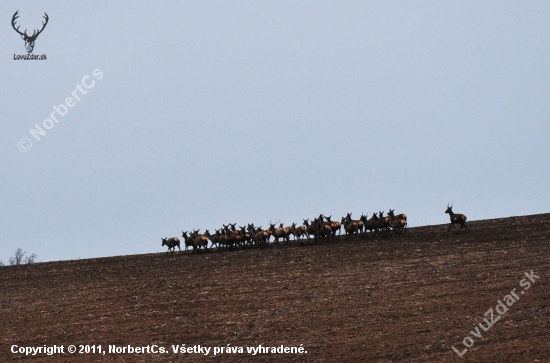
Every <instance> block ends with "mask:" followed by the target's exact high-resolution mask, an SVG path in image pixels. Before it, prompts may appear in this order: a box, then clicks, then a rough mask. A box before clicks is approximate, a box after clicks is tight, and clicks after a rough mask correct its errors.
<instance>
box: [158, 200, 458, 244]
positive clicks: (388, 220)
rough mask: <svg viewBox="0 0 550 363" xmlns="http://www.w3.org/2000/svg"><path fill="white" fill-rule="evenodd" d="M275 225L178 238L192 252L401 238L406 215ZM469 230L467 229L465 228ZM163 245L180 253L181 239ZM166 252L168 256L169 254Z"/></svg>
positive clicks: (454, 216) (226, 227)
mask: <svg viewBox="0 0 550 363" xmlns="http://www.w3.org/2000/svg"><path fill="white" fill-rule="evenodd" d="M452 208H453V206H452V205H451V206H449V205H448V204H447V210H446V211H445V213H447V214H449V216H450V218H451V225H450V226H449V230H448V231H450V230H451V227H453V228H454V226H455V224H460V229H459V231H460V230H461V229H462V227H466V224H465V223H466V216H465V215H464V214H455V213H453V210H452ZM277 223H278V222H276V223H271V222H269V228H267V229H263V228H262V226H255V225H254V223H250V224H247V225H246V226H239V227H238V228H237V223H229V224H227V225H225V224H224V225H223V227H222V228H220V229H216V230H215V232H214V233H213V234H212V233H210V232H209V231H208V229H207V230H206V231H204V233H202V234H201V233H199V231H200V230H193V232H189V231H186V232H184V231H182V232H181V236H182V238H183V241H184V243H185V250H186V251H187V250H188V249H189V248H190V247H191V249H192V250H193V251H200V250H205V251H208V249H209V248H208V245H209V243H210V248H216V249H218V250H222V251H226V250H230V249H234V248H237V247H238V248H251V247H267V246H268V245H269V243H270V240H271V238H273V244H274V245H278V244H279V243H281V244H282V243H285V244H289V243H290V241H291V239H290V237H291V236H293V240H294V241H297V242H299V243H300V244H302V245H303V244H312V243H323V242H324V241H327V242H328V241H334V240H335V239H336V236H337V235H338V236H340V235H341V234H342V228H343V229H344V232H345V240H348V239H353V238H366V237H368V236H372V237H374V236H376V235H382V236H384V237H386V236H387V235H388V234H389V235H390V236H393V235H402V234H405V233H406V231H407V229H406V227H407V216H406V215H405V214H395V213H394V210H393V209H390V210H389V211H388V213H387V215H386V216H384V212H378V214H376V213H373V214H372V216H371V217H370V218H369V217H368V215H361V217H360V218H359V219H356V220H354V219H353V218H352V217H351V213H348V214H347V215H346V216H345V217H342V219H341V221H340V222H337V221H333V220H332V216H328V217H327V216H324V215H322V214H320V215H319V216H318V217H317V218H314V219H312V220H311V221H310V220H309V218H308V219H304V220H303V224H302V225H301V226H297V225H296V223H292V224H291V225H290V226H286V227H285V226H284V224H283V223H280V224H279V226H278V227H277V226H276V224H277ZM467 228H468V227H466V229H467ZM162 246H167V247H168V252H170V251H171V252H172V253H174V251H175V249H176V247H178V249H179V250H180V251H181V248H180V239H179V238H178V237H172V238H162ZM168 252H167V253H168Z"/></svg>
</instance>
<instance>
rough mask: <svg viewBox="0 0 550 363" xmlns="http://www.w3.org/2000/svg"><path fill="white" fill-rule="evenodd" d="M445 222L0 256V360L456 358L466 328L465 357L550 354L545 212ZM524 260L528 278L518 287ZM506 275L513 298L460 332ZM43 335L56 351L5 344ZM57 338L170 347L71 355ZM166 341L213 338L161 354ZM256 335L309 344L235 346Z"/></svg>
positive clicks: (495, 296)
mask: <svg viewBox="0 0 550 363" xmlns="http://www.w3.org/2000/svg"><path fill="white" fill-rule="evenodd" d="M447 226H448V225H435V226H425V227H416V228H410V229H409V230H408V232H407V234H406V235H405V236H403V237H394V238H380V237H379V238H375V239H373V238H367V239H363V240H351V241H344V240H343V239H341V240H338V241H335V242H331V243H325V244H317V245H311V246H300V245H299V244H291V245H290V246H284V245H280V246H275V247H274V246H270V247H269V248H267V249H249V250H235V251H230V252H210V253H200V254H199V253H175V254H174V255H173V256H172V255H166V254H165V253H153V254H146V255H133V256H117V257H110V258H100V259H88V260H76V261H61V262H50V263H39V264H35V265H25V266H8V267H1V268H0V338H1V339H2V344H1V345H0V357H1V359H0V361H2V362H11V361H21V362H42V361H44V362H53V361H55V362H106V361H116V362H180V361H193V362H199V361H216V362H264V361H265V362H267V361H285V362H286V361H292V362H334V361H340V362H459V361H461V358H459V356H458V355H457V354H456V353H455V352H454V351H453V350H452V349H451V346H455V347H456V348H457V349H458V350H459V351H462V350H463V349H464V348H465V347H464V345H463V343H462V341H463V339H464V338H465V337H467V336H469V337H471V338H472V340H473V342H474V344H473V346H472V347H471V348H470V349H469V350H468V351H467V352H466V353H465V354H464V355H463V357H462V361H464V362H535V361H540V362H549V361H550V323H549V322H550V307H549V299H550V285H549V284H548V276H549V274H550V228H549V227H550V214H541V215H532V216H522V217H510V218H503V219H493V220H482V221H474V222H469V229H468V231H463V232H461V233H460V234H453V233H450V234H448V233H446V228H447ZM151 249H152V250H160V242H159V241H151ZM531 270H533V272H534V274H535V275H538V276H540V279H536V278H535V279H536V282H535V283H532V284H531V286H530V288H529V289H528V290H526V291H524V294H520V290H523V288H522V287H520V286H519V283H520V281H521V280H522V279H523V280H525V279H526V275H525V274H524V273H525V272H531ZM514 288H515V289H516V294H518V297H519V299H518V300H517V301H516V302H515V303H513V306H510V307H509V310H508V311H507V312H506V313H505V314H503V315H502V316H501V318H500V320H499V321H496V322H495V323H494V325H493V326H492V327H491V328H490V329H489V330H488V331H484V330H481V329H478V330H479V334H481V337H480V338H476V337H475V336H474V335H472V333H470V331H471V330H472V329H473V328H474V325H476V324H479V323H482V322H483V318H484V317H485V316H484V314H485V313H486V312H487V311H488V310H489V309H490V308H493V309H495V308H496V306H497V302H498V300H499V299H500V300H501V301H503V299H504V297H505V296H506V295H507V294H510V291H511V290H512V289H514ZM501 309H502V308H501ZM496 314H497V313H496V312H495V315H496ZM474 332H475V331H474ZM476 334H477V333H476ZM468 342H470V341H468V340H467V343H468ZM54 344H56V345H64V349H65V353H64V354H58V355H55V356H53V357H50V356H47V355H45V354H37V355H35V356H25V355H24V354H12V353H11V352H10V349H11V346H12V345H18V346H20V347H33V346H34V347H38V346H44V345H46V346H50V345H54ZM69 344H74V345H76V346H78V345H79V344H89V345H91V344H94V345H101V346H102V350H108V347H109V345H116V346H117V347H123V346H128V345H131V346H133V347H144V346H148V345H149V346H152V345H157V346H158V347H164V348H165V349H166V350H167V351H168V353H165V354H160V353H159V354H152V353H144V354H135V353H134V354H123V353H120V354H113V353H106V354H104V355H102V354H78V353H76V354H69V353H67V352H66V349H67V346H68V345H69ZM178 344H179V345H181V344H185V345H186V347H193V346H195V345H199V344H200V345H201V346H202V347H212V350H211V351H210V352H209V354H208V355H206V356H205V355H204V354H202V355H201V354H199V353H190V354H187V353H185V354H182V353H178V354H173V353H172V345H178ZM228 344H229V345H230V346H231V347H243V350H244V353H242V354H239V353H221V354H220V353H218V354H217V355H216V356H214V353H213V349H214V348H213V347H227V345H228ZM260 344H261V345H262V346H269V347H280V346H281V345H284V346H286V347H300V345H301V344H302V347H303V349H304V350H306V351H307V353H302V354H290V353H288V354H284V353H258V354H256V355H252V354H248V353H246V347H255V348H257V347H258V346H259V345H260Z"/></svg>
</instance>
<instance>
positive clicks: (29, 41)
mask: <svg viewBox="0 0 550 363" xmlns="http://www.w3.org/2000/svg"><path fill="white" fill-rule="evenodd" d="M18 12H19V10H17V11H16V12H15V14H13V18H11V26H12V27H13V30H15V31H16V32H18V33H19V34H21V38H23V40H24V41H25V48H27V53H29V54H30V53H32V50H33V49H34V42H35V41H36V38H38V36H39V35H40V33H42V31H43V30H44V28H45V27H46V24H48V19H49V18H48V14H46V13H44V16H43V18H44V19H46V21H45V22H42V29H40V30H35V31H33V33H32V35H31V36H29V35H28V34H27V30H26V29H25V32H24V33H21V32H20V31H19V27H17V28H16V27H15V20H17V18H19V15H17V13H18Z"/></svg>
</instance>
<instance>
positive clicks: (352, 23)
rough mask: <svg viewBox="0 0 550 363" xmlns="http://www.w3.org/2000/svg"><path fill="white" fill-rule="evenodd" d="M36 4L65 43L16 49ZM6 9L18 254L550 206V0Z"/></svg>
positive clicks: (154, 248)
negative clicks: (310, 223)
mask: <svg viewBox="0 0 550 363" xmlns="http://www.w3.org/2000/svg"><path fill="white" fill-rule="evenodd" d="M17 10H19V18H18V19H17V25H18V26H20V30H21V31H23V30H24V29H29V30H28V32H27V33H28V34H29V35H30V34H32V29H39V28H40V27H41V25H42V21H44V18H43V16H44V13H47V14H48V16H49V21H48V24H47V26H46V28H45V29H44V31H43V32H42V33H41V34H40V35H39V36H38V38H37V39H36V43H35V47H34V51H33V54H35V55H42V54H46V56H47V60H14V55H15V56H17V55H25V54H27V52H26V50H25V43H24V41H23V39H22V38H21V36H20V35H19V34H17V33H16V32H15V31H14V29H13V28H12V26H11V19H12V16H13V14H14V13H15V12H16V11H17ZM0 13H1V15H2V16H1V23H0V42H1V44H2V48H1V49H2V51H1V52H0V67H1V69H2V72H0V87H1V92H0V95H1V96H0V107H1V111H2V112H1V115H2V122H1V123H0V139H1V142H0V160H1V163H2V164H1V166H2V167H1V169H0V170H1V171H0V173H1V175H0V180H1V184H0V203H1V208H0V259H1V260H3V261H4V262H7V260H8V258H9V257H10V256H12V255H13V253H14V251H15V249H16V248H18V247H21V248H23V249H24V250H26V251H28V253H35V254H37V255H38V259H37V260H38V261H51V260H63V259H73V258H89V257H100V256H112V255H121V254H137V253H149V252H159V251H164V250H165V249H166V247H161V237H170V236H178V237H179V236H181V231H182V230H189V229H199V228H200V229H201V231H203V230H204V229H205V228H208V229H210V231H213V230H214V229H215V228H218V227H220V226H221V224H222V223H229V222H231V223H234V222H236V223H238V224H239V225H244V224H245V223H247V222H254V223H255V224H256V225H262V226H264V227H267V225H268V222H269V221H270V220H271V221H278V220H280V221H281V222H284V223H285V224H290V223H291V222H300V223H301V222H302V219H303V218H311V217H314V216H317V215H318V214H319V213H324V214H326V215H333V219H339V218H340V217H341V216H343V215H345V214H346V213H347V212H352V213H353V216H354V217H357V218H358V217H359V216H360V215H361V213H363V212H364V213H367V212H369V213H372V212H375V211H376V212H377V211H381V210H383V211H387V210H388V209H389V208H393V209H395V210H396V212H398V213H406V214H407V215H408V217H409V226H416V225H423V224H438V223H447V222H448V216H447V215H446V214H444V211H445V207H446V205H447V203H450V202H454V210H455V212H458V213H464V214H466V215H467V216H468V219H469V220H478V219H487V218H495V217H506V216H511V215H525V214H535V213H544V212H549V209H548V205H549V203H550V193H549V191H548V180H549V177H550V169H549V167H548V166H549V154H550V153H549V151H550V150H549V149H550V147H549V143H548V137H549V136H550V132H549V131H550V124H549V122H548V120H549V116H550V102H549V100H550V82H549V78H550V62H549V61H550V54H549V49H550V48H549V45H550V36H549V35H550V29H549V24H550V3H548V2H542V1H537V2H524V1H514V2H511V1H459V2H457V1H342V0H338V1H319V0H315V1H271V2H268V1H234V0H232V1H191V2H190V1H185V2H163V1H157V2H150V1H135V2H132V3H131V5H129V3H127V2H110V1H109V2H108V1H103V2H95V1H94V2H91V1H88V2H86V3H85V2H81V1H80V2H67V1H63V2H61V1H33V2H21V1H17V2H15V1H2V2H1V3H0ZM95 70H98V71H96V75H97V74H99V73H101V75H102V77H96V76H94V75H93V73H94V71H95ZM85 76H89V78H85V79H84V82H85V83H86V84H87V85H88V86H90V85H91V84H92V83H91V82H92V80H93V81H94V82H95V83H94V85H93V87H91V88H89V89H88V88H83V86H82V85H81V84H82V81H83V77H85ZM77 85H81V86H80V88H81V89H82V90H83V91H84V92H85V94H84V92H81V91H79V90H78V89H77ZM73 92H74V93H75V94H76V96H78V97H79V98H80V100H79V101H77V100H75V99H74V96H72V95H71V93H73ZM68 97H71V98H72V99H73V102H74V104H73V103H71V101H70V100H69V103H70V104H72V105H73V106H72V107H68V108H66V111H67V112H66V113H65V115H64V116H63V117H60V116H59V115H58V114H55V113H54V115H53V116H54V117H56V118H57V120H58V122H57V123H51V122H50V123H48V121H44V120H46V119H50V115H51V114H52V113H53V112H54V106H55V107H57V108H58V109H59V110H60V111H61V113H63V112H64V110H63V108H62V107H59V105H62V104H65V102H66V99H67V98H68ZM65 107H66V106H65ZM56 115H57V116H56ZM35 125H38V126H39V127H41V128H42V130H43V131H44V132H45V135H44V134H43V135H42V136H39V137H40V140H37V139H36V138H34V137H33V135H31V133H30V132H29V131H30V130H31V129H36V127H35ZM52 125H53V126H52ZM45 126H46V127H48V126H49V127H50V129H47V128H45ZM23 138H26V139H29V140H30V141H31V142H32V149H30V150H29V151H28V152H22V151H20V149H19V147H18V146H21V147H22V148H24V149H25V148H26V149H28V147H29V144H28V143H27V142H26V141H24V142H23V143H22V144H19V140H21V139H23ZM335 217H336V218H335Z"/></svg>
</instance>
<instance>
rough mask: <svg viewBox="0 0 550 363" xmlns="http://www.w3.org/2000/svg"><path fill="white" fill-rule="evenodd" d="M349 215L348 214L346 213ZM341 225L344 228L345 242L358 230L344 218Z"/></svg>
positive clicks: (354, 224)
mask: <svg viewBox="0 0 550 363" xmlns="http://www.w3.org/2000/svg"><path fill="white" fill-rule="evenodd" d="M348 215H349V213H348ZM341 223H342V225H343V226H344V231H346V240H347V239H348V238H349V236H351V235H352V234H356V233H357V231H358V228H359V225H358V224H357V223H356V222H355V221H353V220H351V218H349V219H348V218H345V217H342V222H341Z"/></svg>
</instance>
